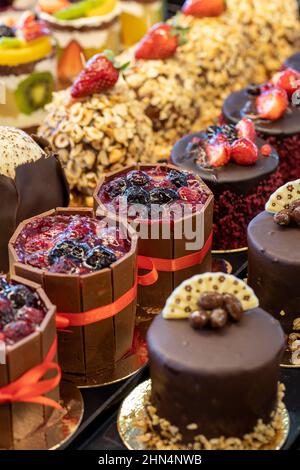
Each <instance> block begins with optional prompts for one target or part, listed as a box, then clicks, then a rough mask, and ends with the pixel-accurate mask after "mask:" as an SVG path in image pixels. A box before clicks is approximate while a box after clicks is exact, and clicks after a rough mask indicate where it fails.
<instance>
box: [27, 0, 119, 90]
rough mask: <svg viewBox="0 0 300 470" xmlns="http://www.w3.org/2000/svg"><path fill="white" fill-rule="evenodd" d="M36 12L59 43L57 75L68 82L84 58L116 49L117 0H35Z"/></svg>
mask: <svg viewBox="0 0 300 470" xmlns="http://www.w3.org/2000/svg"><path fill="white" fill-rule="evenodd" d="M36 9H37V13H38V15H39V17H40V18H41V19H43V20H44V21H45V22H46V23H47V25H48V26H49V27H50V28H51V30H52V31H53V35H54V37H55V39H56V40H57V43H58V78H59V81H60V84H61V85H62V86H66V85H70V84H71V83H72V82H73V80H74V79H75V78H76V76H77V75H78V73H79V72H80V71H81V70H82V68H83V65H84V64H83V62H84V59H86V60H87V59H89V58H90V57H92V56H93V55H95V54H97V53H99V52H101V51H103V50H105V49H110V50H113V51H114V52H118V50H119V37H120V7H119V5H118V2H117V0H79V1H78V0H77V1H76V2H74V1H73V2H72V1H69V0H58V1H57V0H38V3H37V7H36Z"/></svg>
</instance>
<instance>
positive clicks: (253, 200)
mask: <svg viewBox="0 0 300 470" xmlns="http://www.w3.org/2000/svg"><path fill="white" fill-rule="evenodd" d="M171 159H172V162H173V163H174V164H176V165H178V166H179V167H182V168H186V169H189V170H193V171H194V172H195V173H196V174H198V175H199V176H200V177H201V178H202V179H203V181H204V182H205V183H206V184H207V185H208V186H209V188H210V189H211V190H212V192H213V193H214V196H215V206H214V240H213V243H214V248H215V249H217V250H231V249H238V248H243V247H246V246H247V226H248V224H249V222H250V220H251V219H252V218H253V217H254V216H255V215H256V214H257V213H258V212H260V211H261V210H262V209H263V207H264V204H265V203H266V201H267V199H268V198H269V196H270V194H271V193H272V192H273V191H274V189H276V187H278V186H279V185H280V184H281V183H282V177H281V174H280V172H279V171H278V170H277V166H278V161H279V160H278V155H277V153H276V151H274V149H272V147H271V146H270V145H268V144H266V143H265V142H264V141H262V140H261V139H258V138H257V137H256V133H255V128H254V125H253V123H252V121H251V120H250V119H246V118H244V119H242V120H240V121H239V122H238V123H237V124H236V125H234V124H223V125H218V126H215V125H212V126H209V127H208V128H207V129H206V130H205V131H202V132H196V133H194V134H190V135H188V136H186V137H184V138H183V139H181V140H179V141H178V142H177V143H176V144H175V146H174V148H173V150H172V155H171Z"/></svg>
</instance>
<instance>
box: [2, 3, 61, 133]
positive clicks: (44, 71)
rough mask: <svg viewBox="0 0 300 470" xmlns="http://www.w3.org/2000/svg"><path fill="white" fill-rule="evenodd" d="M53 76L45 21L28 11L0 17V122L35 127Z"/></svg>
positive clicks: (48, 97)
mask: <svg viewBox="0 0 300 470" xmlns="http://www.w3.org/2000/svg"><path fill="white" fill-rule="evenodd" d="M55 79H56V57H55V46H54V42H53V38H52V35H51V32H50V30H49V29H48V27H47V26H46V24H45V23H44V22H43V21H39V20H36V18H35V16H34V15H33V14H32V13H30V12H25V13H23V14H22V15H21V16H20V18H18V19H16V20H14V19H12V18H9V17H7V16H6V17H5V18H3V19H1V17H0V81H1V82H2V84H3V85H4V103H3V104H1V106H0V124H1V125H6V126H16V127H20V128H22V129H25V130H27V131H34V130H36V128H37V126H38V125H39V124H40V122H41V121H42V119H43V117H44V106H45V105H46V104H47V103H49V102H50V101H51V99H52V92H53V90H54V86H55Z"/></svg>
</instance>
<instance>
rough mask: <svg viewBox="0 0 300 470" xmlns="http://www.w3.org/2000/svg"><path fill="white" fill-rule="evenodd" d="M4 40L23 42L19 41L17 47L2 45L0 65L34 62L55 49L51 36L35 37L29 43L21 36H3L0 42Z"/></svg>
mask: <svg viewBox="0 0 300 470" xmlns="http://www.w3.org/2000/svg"><path fill="white" fill-rule="evenodd" d="M3 40H5V41H8V40H11V41H13V40H18V41H21V42H20V43H18V46H17V47H16V46H14V47H12V46H11V45H10V46H9V47H1V46H0V48H1V54H0V65H12V66H13V65H20V64H25V63H27V62H33V61H35V60H39V59H42V58H45V57H46V56H47V55H48V54H50V53H51V52H52V51H53V44H52V42H51V38H50V37H49V36H44V37H40V38H38V39H34V40H33V41H30V42H29V43H26V42H25V41H23V40H22V39H19V38H2V40H1V39H0V44H1V41H3Z"/></svg>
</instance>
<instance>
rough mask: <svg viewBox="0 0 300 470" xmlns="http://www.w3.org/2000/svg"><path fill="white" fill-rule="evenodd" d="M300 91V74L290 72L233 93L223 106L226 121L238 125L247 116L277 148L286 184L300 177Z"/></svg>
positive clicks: (290, 70)
mask: <svg viewBox="0 0 300 470" xmlns="http://www.w3.org/2000/svg"><path fill="white" fill-rule="evenodd" d="M298 89H300V73H299V72H297V71H295V70H293V69H290V68H288V69H285V70H283V71H281V72H279V73H277V74H276V75H274V76H273V77H272V78H271V80H270V81H269V82H267V83H264V84H262V85H259V86H256V85H254V86H252V85H250V86H249V87H248V88H245V89H243V90H241V91H239V92H236V93H232V94H231V95H229V96H228V97H227V99H226V100H225V102H224V105H223V114H224V117H225V119H226V121H228V122H230V123H237V122H238V121H239V120H240V119H241V117H243V116H247V117H248V118H250V119H252V120H253V122H254V124H255V129H256V130H257V133H258V135H259V136H260V137H262V138H264V139H265V140H266V141H267V142H268V143H269V144H271V145H272V146H274V148H275V149H276V150H277V152H278V154H279V158H280V165H279V169H280V171H281V173H282V176H283V180H284V182H285V183H286V182H288V181H290V180H292V179H296V178H299V177H300V139H299V133H300V108H299V106H298V107H297V102H298V99H299V98H298V91H297V90H298ZM295 100H296V101H297V102H295Z"/></svg>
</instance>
